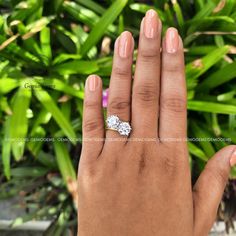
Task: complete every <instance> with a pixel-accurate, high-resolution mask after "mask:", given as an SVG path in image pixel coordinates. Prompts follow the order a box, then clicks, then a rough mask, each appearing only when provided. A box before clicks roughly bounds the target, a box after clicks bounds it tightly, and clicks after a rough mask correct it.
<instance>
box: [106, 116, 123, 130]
mask: <svg viewBox="0 0 236 236" xmlns="http://www.w3.org/2000/svg"><path fill="white" fill-rule="evenodd" d="M106 122H107V127H108V128H110V129H117V128H118V126H119V124H120V119H119V117H118V116H115V115H112V116H108V117H107V120H106Z"/></svg>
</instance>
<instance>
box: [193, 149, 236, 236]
mask: <svg viewBox="0 0 236 236" xmlns="http://www.w3.org/2000/svg"><path fill="white" fill-rule="evenodd" d="M234 164H236V146H235V145H230V146H227V147H225V148H223V149H221V150H220V151H219V152H217V153H216V154H215V155H214V156H213V158H211V159H210V160H209V161H208V163H207V164H206V166H205V169H204V170H203V172H202V173H201V175H200V177H199V178H198V180H197V182H196V184H195V186H194V188H193V204H194V235H195V236H198V235H201V236H202V235H208V232H209V231H210V229H211V227H212V225H213V223H214V221H215V218H216V214H217V210H218V207H219V204H220V201H221V198H222V195H223V193H224V189H225V186H226V184H227V181H228V177H229V173H230V169H231V167H232V166H233V165H234Z"/></svg>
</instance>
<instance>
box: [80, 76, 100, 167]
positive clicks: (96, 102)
mask: <svg viewBox="0 0 236 236" xmlns="http://www.w3.org/2000/svg"><path fill="white" fill-rule="evenodd" d="M103 143H104V119H103V113H102V80H101V79H100V78H99V77H98V76H96V75H90V76H89V77H88V79H87V81H86V85H85V98H84V111H83V145H82V147H83V148H82V155H81V157H82V159H81V161H80V164H81V163H90V162H93V161H94V160H95V159H97V157H98V156H99V154H100V153H101V151H102V147H103Z"/></svg>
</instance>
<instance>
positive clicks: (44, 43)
mask: <svg viewBox="0 0 236 236" xmlns="http://www.w3.org/2000/svg"><path fill="white" fill-rule="evenodd" d="M40 42H41V51H42V55H43V59H44V63H45V65H49V63H50V61H51V58H52V51H51V45H50V29H49V28H48V27H45V28H44V29H42V30H41V32H40Z"/></svg>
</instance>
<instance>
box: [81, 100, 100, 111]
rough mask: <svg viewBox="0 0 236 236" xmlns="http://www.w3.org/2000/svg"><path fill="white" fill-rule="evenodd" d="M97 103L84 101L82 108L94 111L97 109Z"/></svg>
mask: <svg viewBox="0 0 236 236" xmlns="http://www.w3.org/2000/svg"><path fill="white" fill-rule="evenodd" d="M98 105H99V104H98V102H97V101H92V100H85V101H84V106H85V107H86V108H91V109H94V108H97V107H98Z"/></svg>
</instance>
